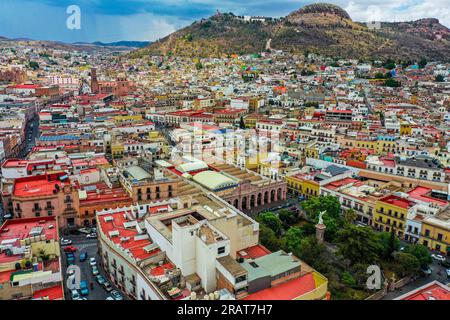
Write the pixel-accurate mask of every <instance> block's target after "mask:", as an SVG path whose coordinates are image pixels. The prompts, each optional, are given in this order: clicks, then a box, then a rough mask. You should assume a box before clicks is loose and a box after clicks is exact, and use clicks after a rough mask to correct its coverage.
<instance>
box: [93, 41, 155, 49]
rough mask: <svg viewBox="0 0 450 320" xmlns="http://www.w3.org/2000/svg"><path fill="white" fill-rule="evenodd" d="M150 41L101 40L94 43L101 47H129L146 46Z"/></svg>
mask: <svg viewBox="0 0 450 320" xmlns="http://www.w3.org/2000/svg"><path fill="white" fill-rule="evenodd" d="M150 43H151V42H150V41H117V42H109V43H104V42H101V41H96V42H92V44H93V45H96V46H101V47H129V48H144V47H146V46H148V45H149V44H150Z"/></svg>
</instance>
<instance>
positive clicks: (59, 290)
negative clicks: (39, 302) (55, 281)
mask: <svg viewBox="0 0 450 320" xmlns="http://www.w3.org/2000/svg"><path fill="white" fill-rule="evenodd" d="M63 297H64V295H63V287H62V285H57V286H54V287H50V288H47V289H42V290H38V291H35V292H34V293H33V299H39V298H42V299H48V300H62V298H63Z"/></svg>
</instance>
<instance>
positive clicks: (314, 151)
mask: <svg viewBox="0 0 450 320" xmlns="http://www.w3.org/2000/svg"><path fill="white" fill-rule="evenodd" d="M305 156H306V157H307V158H314V159H319V156H320V154H319V148H317V146H316V144H315V143H313V144H310V145H309V146H307V147H306V148H305Z"/></svg>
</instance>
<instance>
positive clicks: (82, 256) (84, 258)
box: [80, 252, 88, 262]
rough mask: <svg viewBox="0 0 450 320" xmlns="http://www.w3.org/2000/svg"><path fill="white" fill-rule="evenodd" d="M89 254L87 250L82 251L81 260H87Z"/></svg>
mask: <svg viewBox="0 0 450 320" xmlns="http://www.w3.org/2000/svg"><path fill="white" fill-rule="evenodd" d="M87 256H88V254H87V252H83V253H81V254H80V262H84V261H86V259H87Z"/></svg>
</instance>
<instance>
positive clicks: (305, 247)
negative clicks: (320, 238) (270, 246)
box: [293, 236, 327, 270]
mask: <svg viewBox="0 0 450 320" xmlns="http://www.w3.org/2000/svg"><path fill="white" fill-rule="evenodd" d="M324 252H325V246H324V245H323V244H320V243H318V242H317V239H316V237H315V236H309V237H306V238H303V239H302V240H301V241H300V245H299V246H298V248H297V249H296V250H294V251H293V253H294V254H295V255H296V256H297V257H299V258H300V259H301V260H303V261H304V262H306V263H307V264H309V265H310V266H312V267H313V268H315V269H319V270H323V269H324V268H326V264H327V260H326V259H325V258H324V256H323V254H324Z"/></svg>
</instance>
